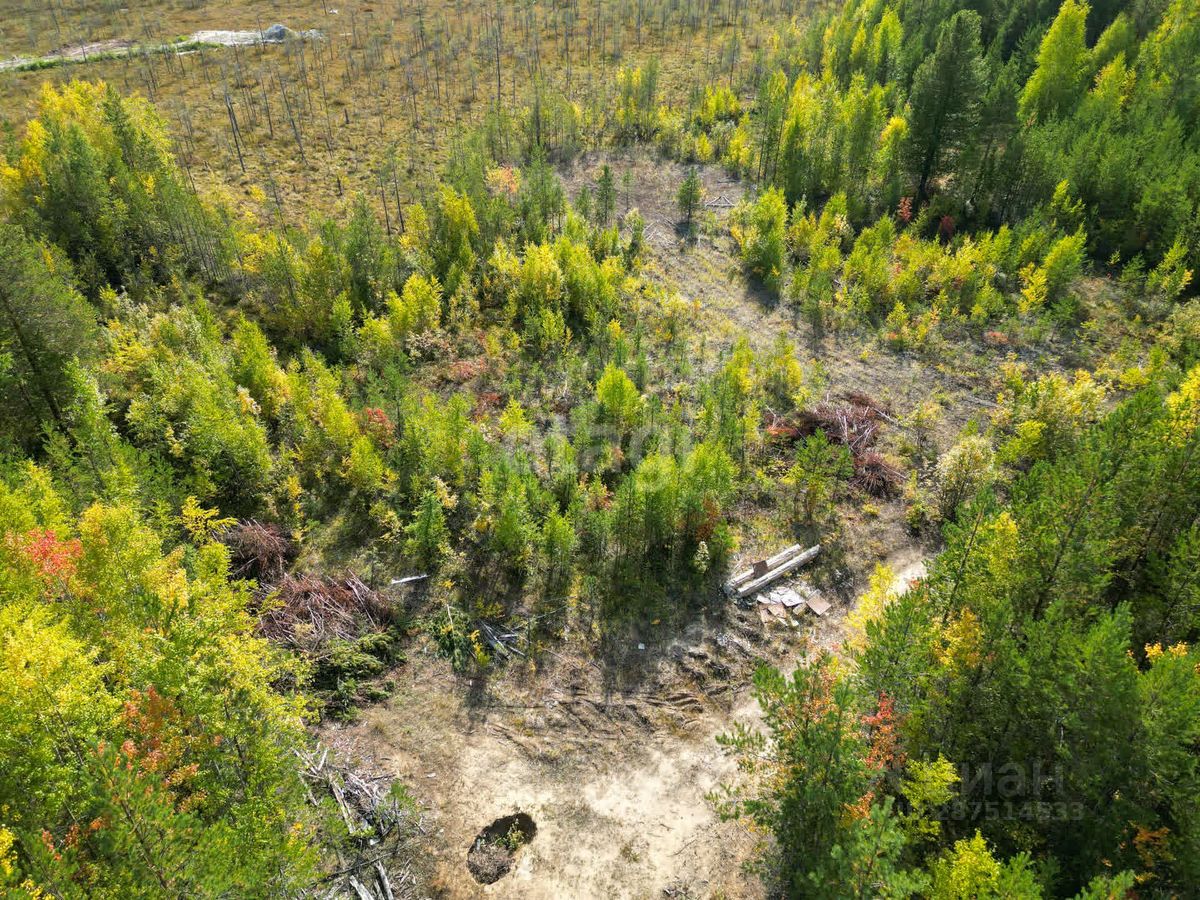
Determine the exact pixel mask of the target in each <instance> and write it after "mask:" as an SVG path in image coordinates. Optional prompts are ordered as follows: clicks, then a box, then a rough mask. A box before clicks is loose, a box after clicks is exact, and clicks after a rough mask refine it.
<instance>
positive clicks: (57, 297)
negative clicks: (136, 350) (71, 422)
mask: <svg viewBox="0 0 1200 900" xmlns="http://www.w3.org/2000/svg"><path fill="white" fill-rule="evenodd" d="M51 258H52V256H51V254H50V252H49V251H47V250H44V249H43V248H40V247H38V246H37V245H36V244H35V243H33V242H32V241H31V240H30V239H29V238H28V237H27V236H26V235H25V233H24V232H23V231H22V230H21V229H20V228H19V227H17V226H15V225H8V224H2V225H0V384H3V385H4V392H5V395H6V396H7V397H8V398H9V402H6V403H4V404H3V408H2V409H0V424H2V425H3V426H4V428H5V429H6V430H7V431H8V433H9V434H10V435H11V436H12V437H13V438H15V439H16V441H17V442H18V443H22V444H24V443H28V442H29V441H30V440H31V439H34V438H36V437H37V435H38V432H39V430H40V428H39V425H40V423H41V422H42V421H43V420H44V419H51V420H53V421H54V422H55V423H57V424H60V425H61V423H62V417H63V416H62V411H63V405H64V404H65V403H66V401H67V398H68V394H69V391H70V379H69V377H68V371H67V369H68V366H69V364H70V362H71V359H72V358H73V357H75V356H77V355H78V356H80V357H85V358H86V357H87V356H88V355H89V354H90V353H91V352H92V349H93V345H94V342H95V339H96V337H97V329H96V322H95V316H94V314H93V312H92V310H91V309H90V308H89V306H88V304H87V303H86V301H84V299H83V298H82V297H81V296H80V295H79V294H78V293H77V292H76V291H75V290H73V289H72V288H71V287H70V286H69V285H68V284H67V283H66V282H65V281H64V279H63V278H62V277H61V275H60V274H59V273H56V272H52V271H51V270H50V268H49V266H48V264H47V261H48V260H49V259H51ZM59 264H60V265H65V262H64V261H63V260H61V259H60V260H59Z"/></svg>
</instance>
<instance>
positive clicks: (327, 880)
mask: <svg viewBox="0 0 1200 900" xmlns="http://www.w3.org/2000/svg"><path fill="white" fill-rule="evenodd" d="M296 755H297V756H298V757H299V759H300V776H301V778H302V779H303V781H304V784H305V787H306V789H307V790H308V797H309V801H310V802H311V803H312V805H313V806H314V807H317V808H321V807H322V806H323V802H322V801H324V803H325V804H327V803H328V802H329V801H328V800H326V799H325V798H330V799H332V801H333V805H334V806H335V807H336V809H337V812H338V814H339V815H340V817H341V820H342V822H343V823H344V824H345V826H346V832H345V835H344V836H337V837H334V836H330V838H329V839H328V840H326V841H324V842H323V843H324V845H325V846H327V847H329V848H331V849H332V852H333V855H334V859H333V863H334V865H333V866H331V871H329V872H328V873H326V874H325V875H324V876H323V877H322V878H321V879H320V880H319V881H318V882H317V883H316V884H314V885H313V886H312V887H311V888H310V889H309V890H307V891H305V892H304V893H303V895H302V896H305V897H321V898H333V897H355V898H357V900H397V898H407V897H414V896H417V886H418V877H417V875H416V873H415V872H414V871H413V869H414V863H415V860H416V857H417V855H418V848H417V843H418V842H419V839H420V836H421V835H424V834H425V827H424V823H423V821H422V816H421V811H420V809H419V808H418V807H417V805H416V803H415V802H414V801H413V800H412V799H411V798H410V797H409V795H408V793H407V791H406V790H405V789H404V788H403V786H402V785H400V784H398V783H395V782H393V780H392V778H391V777H390V776H388V775H385V774H376V773H372V772H370V771H368V770H367V769H365V768H364V767H363V766H362V764H360V765H359V766H358V767H353V766H351V765H349V764H348V763H347V762H346V761H345V760H344V759H343V758H342V756H341V754H338V753H336V752H335V753H331V751H330V748H329V747H320V746H318V747H317V748H315V749H314V750H312V751H309V752H302V751H298V752H297V754H296Z"/></svg>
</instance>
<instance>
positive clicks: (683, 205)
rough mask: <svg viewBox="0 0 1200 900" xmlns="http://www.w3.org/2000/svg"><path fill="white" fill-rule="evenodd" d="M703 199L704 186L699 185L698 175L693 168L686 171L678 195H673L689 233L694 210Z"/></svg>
mask: <svg viewBox="0 0 1200 900" xmlns="http://www.w3.org/2000/svg"><path fill="white" fill-rule="evenodd" d="M703 199H704V186H703V185H702V184H701V183H700V173H699V172H698V171H697V170H696V167H695V166H693V167H692V168H690V169H688V173H687V175H686V176H685V177H684V179H683V183H682V184H681V185H679V191H678V193H676V194H675V203H676V205H677V206H678V207H679V211H680V212H681V213H682V214H683V220H684V223H685V224H686V225H687V228H688V231H691V228H692V217H693V216H695V214H696V210H697V209H698V208H699V206H700V203H701V201H702V200H703Z"/></svg>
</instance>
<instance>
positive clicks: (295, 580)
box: [259, 574, 392, 656]
mask: <svg viewBox="0 0 1200 900" xmlns="http://www.w3.org/2000/svg"><path fill="white" fill-rule="evenodd" d="M274 594H275V600H274V603H271V604H269V605H268V606H267V608H266V609H264V610H263V615H262V618H261V620H260V621H259V632H260V633H261V634H262V635H263V636H264V637H267V638H269V639H270V640H272V641H274V642H275V643H277V644H280V645H282V646H284V647H287V648H289V649H292V650H298V651H301V652H303V653H307V654H309V655H310V656H313V655H318V652H319V651H320V649H321V648H323V647H325V646H328V645H329V644H332V643H334V642H338V641H354V640H356V639H357V638H359V637H361V636H362V635H364V634H368V633H371V632H376V631H381V630H383V629H384V628H386V627H387V625H388V624H389V623H390V622H391V619H392V607H391V605H390V604H389V603H388V601H387V600H386V599H384V597H383V596H381V595H380V594H379V593H378V592H377V591H373V590H371V589H370V588H369V587H367V586H366V585H365V584H363V583H362V581H361V580H360V579H359V578H358V576H357V575H352V574H351V575H346V576H344V577H342V578H331V577H328V576H320V575H285V576H284V577H283V579H282V580H281V581H280V582H279V584H278V585H277V586H276V588H275V591H274Z"/></svg>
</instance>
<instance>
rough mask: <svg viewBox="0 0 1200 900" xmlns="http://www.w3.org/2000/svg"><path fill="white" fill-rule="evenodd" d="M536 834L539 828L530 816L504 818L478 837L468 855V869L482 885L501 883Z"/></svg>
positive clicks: (489, 826)
mask: <svg viewBox="0 0 1200 900" xmlns="http://www.w3.org/2000/svg"><path fill="white" fill-rule="evenodd" d="M535 834H537V825H536V824H534V821H533V817H532V816H530V815H529V814H527V813H523V812H519V813H513V814H512V815H511V816H501V817H500V818H499V819H497V820H496V821H495V822H493V823H492V824H491V825H488V826H487V827H486V828H484V829H483V831H481V832H479V834H477V835H476V836H475V840H474V841H473V842H472V843H471V849H470V850H468V851H467V868H468V869H470V870H471V874H472V875H473V876H475V880H476V881H478V882H479V883H480V884H491V883H492V882H494V881H499V880H500V879H501V878H503V877H504V876H505V875H507V874H508V873H509V870H510V869H512V865H513V859H514V858H515V857H516V855H517V851H518V850H520V849H521V848H522V847H524V846H525V845H526V844H528V843H529V842H530V841H532V840H533V836H534V835H535Z"/></svg>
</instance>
